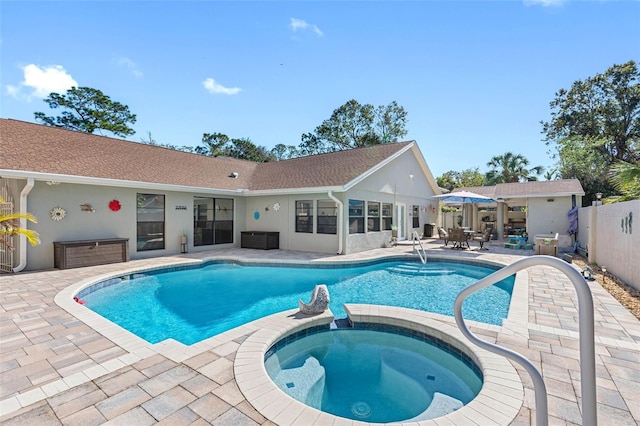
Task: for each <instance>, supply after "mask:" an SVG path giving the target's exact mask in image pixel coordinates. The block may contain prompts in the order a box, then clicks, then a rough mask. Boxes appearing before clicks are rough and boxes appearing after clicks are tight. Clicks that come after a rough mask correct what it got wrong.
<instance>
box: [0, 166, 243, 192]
mask: <svg viewBox="0 0 640 426" xmlns="http://www.w3.org/2000/svg"><path fill="white" fill-rule="evenodd" d="M0 176H2V177H8V178H14V179H26V178H29V177H31V178H34V179H35V180H37V181H44V182H59V183H73V184H80V185H96V186H115V187H120V188H139V189H151V190H158V191H176V192H198V193H210V194H229V195H240V194H243V192H244V191H246V189H240V188H238V189H220V188H207V187H197V186H186V185H172V184H165V183H154V182H141V181H130V180H120V179H106V178H95V177H86V176H73V175H62V174H56V173H41V172H26V171H22V170H8V169H0Z"/></svg>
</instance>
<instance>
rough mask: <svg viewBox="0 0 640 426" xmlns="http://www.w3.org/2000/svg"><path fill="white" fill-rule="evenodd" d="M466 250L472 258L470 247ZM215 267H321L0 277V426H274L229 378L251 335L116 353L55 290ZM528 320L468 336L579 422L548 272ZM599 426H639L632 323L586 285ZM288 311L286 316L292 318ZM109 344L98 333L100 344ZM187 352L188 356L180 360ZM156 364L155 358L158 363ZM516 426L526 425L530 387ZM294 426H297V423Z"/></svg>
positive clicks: (561, 312) (570, 294)
mask: <svg viewBox="0 0 640 426" xmlns="http://www.w3.org/2000/svg"><path fill="white" fill-rule="evenodd" d="M426 247H427V251H428V253H431V254H436V253H437V254H446V255H453V256H461V257H467V258H478V259H484V260H490V261H495V262H501V263H505V264H508V263H511V262H513V261H514V260H516V259H518V258H519V257H520V256H522V255H531V254H532V253H533V252H532V250H520V251H515V250H509V249H505V248H503V247H500V246H499V245H498V244H496V243H495V242H491V243H490V244H489V245H488V247H489V250H488V251H476V250H467V251H458V250H449V249H448V248H444V247H442V245H441V243H440V242H439V241H435V240H429V241H427V242H426ZM472 248H476V247H472ZM410 249H411V248H410V247H407V246H397V247H395V248H387V249H378V250H372V251H369V252H365V253H359V254H355V255H349V256H338V257H335V259H333V260H350V259H362V258H373V257H377V256H381V255H388V254H389V253H395V254H403V253H407V252H408V251H410ZM215 255H225V256H235V257H238V258H242V259H247V258H254V259H264V258H272V259H274V258H275V259H281V260H313V259H330V257H328V256H324V255H320V254H313V253H300V252H287V251H280V250H277V251H276V250H272V251H261V250H242V249H229V250H223V251H215V252H206V253H198V254H188V255H185V256H174V257H164V258H156V259H148V260H137V261H132V262H128V263H126V264H112V265H102V266H96V267H91V268H80V269H69V270H48V271H41V272H31V273H19V274H15V275H0V312H1V320H0V356H1V358H0V423H2V424H3V425H13V424H15V425H50V424H51V425H53V424H68V425H73V424H82V425H90V424H108V425H147V424H149V425H150V424H162V425H204V424H213V425H256V424H258V425H263V424H272V423H271V422H270V421H269V420H267V419H266V418H265V417H264V416H263V415H261V414H260V413H259V412H258V411H256V410H255V409H254V407H253V406H252V405H251V404H250V403H249V402H248V401H247V400H246V399H245V397H244V396H243V394H242V393H241V392H240V390H239V388H238V386H237V384H236V381H235V378H234V371H233V363H234V359H235V355H236V351H237V349H238V348H239V347H240V345H241V344H242V342H243V341H244V340H245V339H246V338H247V337H248V336H249V335H251V333H253V329H251V328H250V327H247V328H239V329H237V330H234V331H232V332H230V333H225V335H224V336H225V337H224V338H221V339H218V340H215V339H214V341H215V343H214V344H211V345H209V346H207V347H206V348H203V346H202V345H200V346H198V345H195V346H194V347H192V348H189V350H188V351H187V352H185V351H183V352H181V353H180V354H179V355H175V356H174V355H172V354H174V352H172V351H171V350H170V349H171V348H165V349H167V350H165V351H164V353H166V354H168V355H169V356H165V355H163V354H162V353H157V352H154V351H153V350H150V349H149V348H148V347H147V346H140V347H136V346H135V345H128V344H127V345H124V344H118V343H116V342H114V341H113V340H112V339H109V338H107V337H105V335H103V334H101V333H99V332H97V331H96V330H94V329H93V328H92V327H90V326H89V325H87V324H85V323H84V322H83V321H81V320H79V319H77V318H75V317H74V316H72V315H71V314H69V313H68V312H67V311H66V310H64V309H62V308H60V307H59V306H58V305H57V304H56V303H55V302H54V297H55V296H56V294H58V293H59V292H60V291H61V290H63V289H65V288H66V287H68V286H70V285H72V284H74V283H77V282H79V281H81V280H84V279H89V278H91V277H94V276H96V275H102V274H106V273H112V272H115V271H120V270H128V269H131V268H134V267H138V266H140V267H145V268H146V267H150V266H161V265H167V264H172V263H176V262H179V261H183V260H184V258H185V257H187V258H193V259H199V258H206V257H211V256H215ZM527 275H528V296H526V297H525V299H528V300H527V301H526V302H525V303H523V305H524V306H519V307H516V306H514V307H513V309H526V308H527V305H528V309H527V310H526V311H523V312H524V316H523V321H522V322H512V321H508V320H507V321H505V323H504V324H503V326H502V327H479V328H472V329H473V331H474V332H476V333H478V334H481V335H482V336H483V338H485V339H487V340H490V341H494V342H497V343H499V344H501V345H504V346H506V347H508V348H510V349H513V350H515V351H517V352H519V353H522V354H524V355H526V356H527V357H528V358H529V359H531V360H532V361H534V362H535V363H536V364H537V366H538V368H539V369H540V370H541V372H542V374H543V377H544V379H545V383H546V386H547V390H548V392H549V396H548V405H549V416H550V418H549V423H550V424H552V425H554V424H562V425H572V424H580V423H581V421H582V418H581V413H580V370H579V362H578V359H579V354H578V339H577V336H578V315H577V311H578V309H577V298H576V294H575V291H574V290H573V286H572V284H571V282H570V281H569V280H568V278H566V277H565V276H564V275H563V274H561V273H559V272H557V271H556V270H555V269H552V268H549V267H535V268H529V269H527ZM589 287H590V289H591V291H592V294H593V298H594V305H595V321H596V324H595V326H596V327H595V328H596V374H597V400H598V420H599V423H600V424H602V425H614V424H615V425H631V424H640V321H638V320H637V319H636V318H635V317H633V316H632V315H631V314H630V313H629V312H628V311H627V310H626V309H624V307H622V306H621V305H620V304H619V303H618V302H617V301H616V300H615V299H613V297H612V296H610V295H609V294H608V293H607V292H606V291H605V290H603V289H602V288H601V287H600V286H599V285H598V284H597V283H596V282H590V283H589ZM292 308H294V307H292ZM105 334H108V333H105ZM189 351H190V352H189ZM161 352H162V351H161ZM515 368H516V370H517V371H518V373H519V375H520V378H521V380H522V382H523V384H524V390H525V397H524V403H523V406H522V408H521V410H520V413H519V415H518V417H517V418H516V419H515V420H514V421H513V422H512V424H515V425H529V424H533V423H534V422H535V409H534V407H533V405H534V395H533V388H532V384H531V380H530V379H529V377H528V375H527V374H526V372H524V370H523V369H522V368H521V367H519V366H517V365H515ZM295 423H297V424H302V423H300V422H295Z"/></svg>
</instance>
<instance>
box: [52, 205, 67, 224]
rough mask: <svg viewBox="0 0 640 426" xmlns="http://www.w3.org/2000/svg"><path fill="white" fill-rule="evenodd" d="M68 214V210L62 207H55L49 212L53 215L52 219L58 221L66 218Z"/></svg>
mask: <svg viewBox="0 0 640 426" xmlns="http://www.w3.org/2000/svg"><path fill="white" fill-rule="evenodd" d="M66 215H67V211H66V210H65V209H63V208H62V207H54V208H52V209H51V211H50V212H49V216H51V220H55V221H56V222H57V221H59V220H62V219H64V217H65V216H66Z"/></svg>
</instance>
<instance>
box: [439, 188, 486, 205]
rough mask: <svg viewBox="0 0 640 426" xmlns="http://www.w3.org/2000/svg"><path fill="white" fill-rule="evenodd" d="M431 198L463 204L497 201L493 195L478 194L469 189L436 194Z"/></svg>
mask: <svg viewBox="0 0 640 426" xmlns="http://www.w3.org/2000/svg"><path fill="white" fill-rule="evenodd" d="M431 198H437V199H438V200H442V201H445V202H448V203H463V204H465V203H467V204H473V203H495V202H496V200H494V199H493V198H491V197H485V196H484V195H480V194H476V193H475V192H469V191H458V192H451V193H449V194H442V195H434V196H433V197H431Z"/></svg>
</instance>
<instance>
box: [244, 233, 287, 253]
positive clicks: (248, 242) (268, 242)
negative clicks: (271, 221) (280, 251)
mask: <svg viewBox="0 0 640 426" xmlns="http://www.w3.org/2000/svg"><path fill="white" fill-rule="evenodd" d="M240 247H241V248H253V249H262V250H270V249H277V248H280V233H279V232H270V231H247V232H241V233H240Z"/></svg>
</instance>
